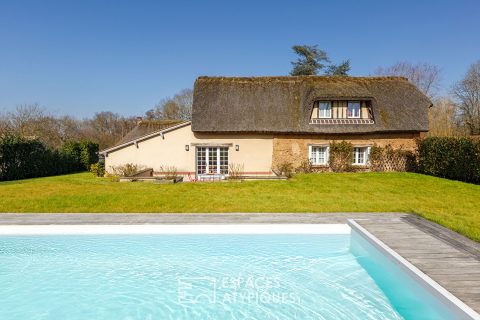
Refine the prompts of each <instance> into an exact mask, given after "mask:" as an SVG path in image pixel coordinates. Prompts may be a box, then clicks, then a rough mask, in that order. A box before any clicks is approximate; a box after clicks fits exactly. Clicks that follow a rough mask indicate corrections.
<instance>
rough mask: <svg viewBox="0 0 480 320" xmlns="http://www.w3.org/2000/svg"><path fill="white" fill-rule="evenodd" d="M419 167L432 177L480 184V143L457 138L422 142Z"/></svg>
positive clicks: (419, 145) (431, 139)
mask: <svg viewBox="0 0 480 320" xmlns="http://www.w3.org/2000/svg"><path fill="white" fill-rule="evenodd" d="M418 167H419V171H420V172H422V173H425V174H429V175H432V176H437V177H442V178H447V179H453V180H460V181H465V182H473V183H480V141H475V140H473V139H470V138H456V137H430V138H426V139H424V140H420V141H418Z"/></svg>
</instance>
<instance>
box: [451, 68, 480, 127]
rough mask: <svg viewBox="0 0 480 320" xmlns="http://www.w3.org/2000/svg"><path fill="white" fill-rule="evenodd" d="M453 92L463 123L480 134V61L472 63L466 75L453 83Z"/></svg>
mask: <svg viewBox="0 0 480 320" xmlns="http://www.w3.org/2000/svg"><path fill="white" fill-rule="evenodd" d="M452 94H453V95H454V97H455V99H456V100H457V107H458V111H459V114H460V117H461V119H462V122H463V124H464V125H465V126H466V127H467V128H468V130H469V132H470V134H471V135H479V134H480V61H478V62H477V63H474V64H472V65H471V66H470V67H469V69H468V71H467V74H466V75H465V77H464V78H463V79H462V80H460V81H459V82H457V83H456V84H454V85H453V87H452Z"/></svg>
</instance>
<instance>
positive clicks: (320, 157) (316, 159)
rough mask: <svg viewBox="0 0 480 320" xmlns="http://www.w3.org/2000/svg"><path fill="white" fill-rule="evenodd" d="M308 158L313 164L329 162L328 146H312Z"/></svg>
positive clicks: (318, 164)
mask: <svg viewBox="0 0 480 320" xmlns="http://www.w3.org/2000/svg"><path fill="white" fill-rule="evenodd" d="M308 158H309V159H310V163H311V164H313V165H317V166H320V165H326V164H328V147H327V146H310V147H309V155H308Z"/></svg>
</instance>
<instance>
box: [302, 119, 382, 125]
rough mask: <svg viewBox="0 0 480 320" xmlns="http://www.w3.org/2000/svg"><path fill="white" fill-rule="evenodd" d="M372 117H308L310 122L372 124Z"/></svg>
mask: <svg viewBox="0 0 480 320" xmlns="http://www.w3.org/2000/svg"><path fill="white" fill-rule="evenodd" d="M374 123H375V122H374V121H373V120H372V119H322V118H313V119H310V124H374Z"/></svg>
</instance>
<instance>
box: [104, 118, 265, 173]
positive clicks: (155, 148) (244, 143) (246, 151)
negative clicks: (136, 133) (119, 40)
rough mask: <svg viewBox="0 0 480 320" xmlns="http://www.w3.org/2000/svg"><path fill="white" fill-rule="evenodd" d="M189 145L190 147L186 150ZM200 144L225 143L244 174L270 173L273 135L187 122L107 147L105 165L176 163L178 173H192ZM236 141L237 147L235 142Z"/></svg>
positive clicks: (145, 165)
mask: <svg viewBox="0 0 480 320" xmlns="http://www.w3.org/2000/svg"><path fill="white" fill-rule="evenodd" d="M187 145H188V148H189V150H188V151H186V147H185V146H187ZM199 145H213V146H215V145H227V146H228V155H229V163H231V164H239V165H243V167H244V171H245V173H246V174H252V175H255V174H262V175H266V174H271V172H272V171H271V164H272V151H273V136H271V135H255V134H216V133H212V134H204V133H202V134H199V133H194V132H192V129H191V125H186V126H183V127H180V128H177V129H175V130H172V131H168V132H165V133H164V134H163V137H162V136H161V135H160V134H158V135H155V136H154V137H151V138H148V139H145V140H140V141H138V142H137V144H133V143H132V144H129V145H128V146H125V147H123V148H119V149H116V150H111V151H108V150H107V152H106V153H107V156H106V158H105V168H106V170H107V171H110V170H111V167H112V166H120V165H125V164H127V163H132V164H136V165H139V166H142V167H145V168H153V170H154V171H160V167H161V166H175V167H176V169H177V171H178V172H179V173H181V174H187V173H192V174H193V173H194V172H195V171H196V170H195V164H196V159H195V150H196V147H197V146H199ZM237 145H238V148H239V149H238V151H236V146H237Z"/></svg>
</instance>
